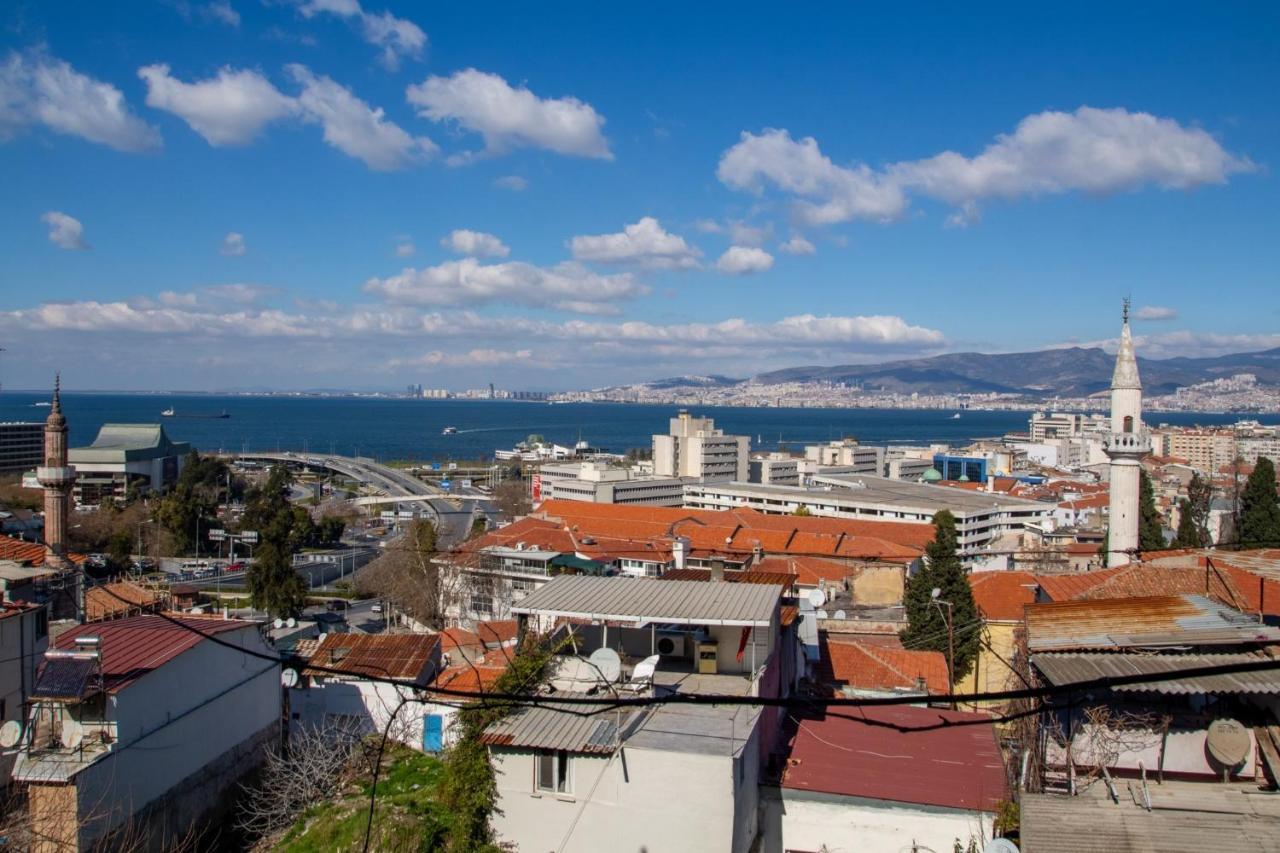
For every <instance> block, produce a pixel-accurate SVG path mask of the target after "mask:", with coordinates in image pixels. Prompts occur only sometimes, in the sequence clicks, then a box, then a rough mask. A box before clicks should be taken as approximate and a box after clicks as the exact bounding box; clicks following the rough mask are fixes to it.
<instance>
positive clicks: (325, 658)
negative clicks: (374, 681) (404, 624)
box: [304, 634, 440, 683]
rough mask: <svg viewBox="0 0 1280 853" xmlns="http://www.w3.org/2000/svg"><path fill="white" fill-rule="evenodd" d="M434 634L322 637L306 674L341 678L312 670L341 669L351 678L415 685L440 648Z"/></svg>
mask: <svg viewBox="0 0 1280 853" xmlns="http://www.w3.org/2000/svg"><path fill="white" fill-rule="evenodd" d="M439 643H440V640H439V638H438V637H437V636H436V635H434V634H325V635H324V638H323V639H322V640H321V641H320V645H319V646H318V647H317V648H316V650H315V652H314V653H313V654H312V655H311V660H310V661H309V664H310V666H309V667H308V668H307V669H306V670H304V674H305V675H312V676H320V677H323V678H334V677H341V676H335V674H334V673H330V672H325V671H323V670H319V669H314V668H313V667H330V668H333V669H341V670H343V671H345V672H347V673H350V674H351V675H352V676H353V677H356V678H359V677H360V676H369V675H372V676H378V677H381V678H393V679H395V680H397V681H406V682H412V683H417V682H418V681H419V680H420V679H422V678H424V677H427V676H428V674H429V670H430V668H431V666H432V664H433V662H434V659H435V654H436V651H437V649H438V648H439Z"/></svg>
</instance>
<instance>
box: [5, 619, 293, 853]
mask: <svg viewBox="0 0 1280 853" xmlns="http://www.w3.org/2000/svg"><path fill="white" fill-rule="evenodd" d="M202 635H204V636H215V637H216V638H217V640H218V642H216V643H215V642H213V641H212V640H209V639H203V638H202ZM223 644H230V645H231V647H230V648H228V647H227V646H226V645H223ZM55 647H56V648H55V649H51V650H50V651H49V652H48V653H47V658H46V660H45V662H44V665H43V667H42V668H41V671H40V674H39V676H38V677H37V678H36V684H35V689H34V690H33V691H32V705H31V709H30V713H29V715H28V717H27V720H28V725H27V730H26V732H25V733H24V735H23V740H22V745H21V748H20V750H19V752H18V758H17V762H16V764H15V767H14V771H13V778H14V779H15V780H17V781H20V782H25V783H27V786H28V788H27V791H28V807H29V810H30V815H31V820H32V823H33V824H34V826H33V829H34V831H35V833H36V835H37V836H38V837H42V838H44V839H47V840H48V843H49V845H50V846H49V847H48V848H47V849H58V850H83V849H88V848H89V847H91V846H92V845H94V844H95V843H102V842H103V841H104V836H107V835H108V834H109V833H110V832H112V831H114V830H118V829H121V828H123V827H125V826H126V825H128V826H129V830H130V832H131V833H143V832H145V833H146V834H147V836H149V838H150V841H151V843H152V845H153V846H154V847H155V849H160V848H161V847H163V846H164V843H165V840H166V839H167V840H168V841H169V842H170V843H172V840H173V839H176V838H181V837H182V836H183V835H184V834H185V833H186V832H187V830H188V828H189V827H190V826H191V825H192V824H194V823H198V822H200V821H201V820H202V818H203V817H204V816H206V815H207V813H208V812H209V810H210V809H211V808H212V807H213V806H215V805H216V804H217V803H219V801H220V799H221V797H222V794H223V793H224V792H225V791H226V790H227V789H229V788H231V787H233V786H234V785H236V784H237V783H238V781H239V780H240V779H241V778H242V777H243V776H244V775H245V774H246V773H248V772H249V771H251V770H252V769H254V768H255V767H256V766H257V765H258V764H259V763H261V761H262V759H263V756H264V754H265V751H266V750H268V749H272V748H274V745H275V744H276V743H278V742H279V737H280V704H281V703H280V664H279V662H278V661H276V660H274V659H273V658H274V654H273V653H272V650H271V649H270V648H269V647H268V646H267V644H266V643H265V641H264V640H263V639H262V636H261V634H260V633H259V629H258V625H257V623H254V622H245V621H240V620H234V619H218V618H212V617H203V618H201V617H181V618H180V619H179V620H177V623H176V624H175V622H174V621H170V620H168V619H164V618H161V617H160V616H152V615H148V616H135V617H132V618H127V619H118V620H115V621H110V622H99V623H94V624H89V625H81V626H78V627H76V628H74V629H72V630H70V631H68V632H66V633H64V634H62V635H61V636H59V637H58V639H57V641H56V642H55ZM240 649H244V650H246V651H250V652H255V653H257V654H259V655H265V656H267V657H268V658H272V659H268V660H263V659H262V658H260V657H256V656H253V655H249V654H245V652H244V651H240ZM107 843H108V844H109V842H107Z"/></svg>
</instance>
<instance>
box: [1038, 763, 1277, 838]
mask: <svg viewBox="0 0 1280 853" xmlns="http://www.w3.org/2000/svg"><path fill="white" fill-rule="evenodd" d="M1116 787H1117V794H1118V795H1119V799H1120V802H1119V803H1114V802H1112V801H1111V800H1110V799H1108V798H1107V796H1106V793H1105V786H1103V785H1102V784H1101V783H1095V784H1094V785H1093V786H1092V787H1091V788H1089V789H1088V790H1086V791H1085V792H1084V793H1083V794H1081V795H1080V796H1077V797H1068V796H1065V795H1061V794H1023V795H1022V804H1021V805H1022V815H1021V818H1022V820H1021V824H1022V826H1021V829H1022V837H1021V845H1022V849H1023V850H1024V851H1027V853H1154V852H1155V851H1158V853H1204V851H1207V850H1231V851H1269V853H1275V851H1280V797H1276V796H1275V795H1272V794H1265V793H1259V792H1258V791H1257V786H1255V785H1252V784H1247V785H1236V784H1228V785H1223V784H1221V783H1212V782H1210V783H1205V782H1182V781H1169V780H1166V781H1165V782H1164V783H1163V784H1160V785H1155V784H1148V785H1147V791H1148V792H1149V794H1150V796H1151V806H1152V808H1151V811H1147V810H1146V807H1145V805H1139V804H1138V803H1136V802H1135V801H1134V796H1133V793H1131V790H1132V791H1133V792H1138V797H1139V798H1140V797H1141V796H1142V795H1141V793H1140V791H1141V788H1140V787H1139V783H1138V782H1136V781H1128V780H1124V779H1117V780H1116Z"/></svg>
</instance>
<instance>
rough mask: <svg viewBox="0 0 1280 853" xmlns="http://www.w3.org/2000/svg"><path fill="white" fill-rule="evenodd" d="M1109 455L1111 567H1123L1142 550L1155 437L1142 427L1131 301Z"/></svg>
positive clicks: (1115, 377)
mask: <svg viewBox="0 0 1280 853" xmlns="http://www.w3.org/2000/svg"><path fill="white" fill-rule="evenodd" d="M1105 450H1106V454H1107V457H1108V458H1109V459H1110V460H1111V466H1110V470H1111V508H1110V520H1109V525H1110V527H1109V532H1108V534H1107V565H1108V566H1122V565H1124V564H1125V563H1128V562H1130V561H1131V559H1132V555H1133V552H1134V551H1136V550H1137V548H1138V513H1139V504H1138V489H1139V480H1140V478H1141V475H1142V458H1143V457H1144V456H1146V455H1147V454H1148V453H1150V452H1151V436H1150V435H1149V434H1148V433H1147V431H1146V429H1145V428H1144V427H1143V425H1142V381H1141V380H1140V379H1139V378H1138V359H1137V356H1135V355H1134V352H1133V336H1132V335H1131V334H1130V333H1129V300H1127V299H1126V300H1125V303H1124V325H1123V326H1122V327H1121V329H1120V349H1119V350H1118V351H1117V352H1116V369H1115V372H1114V373H1113V374H1112V376H1111V434H1110V435H1108V436H1107V441H1106V447H1105Z"/></svg>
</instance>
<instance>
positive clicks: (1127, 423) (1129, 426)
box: [1124, 415, 1133, 432]
mask: <svg viewBox="0 0 1280 853" xmlns="http://www.w3.org/2000/svg"><path fill="white" fill-rule="evenodd" d="M1124 431H1125V432H1133V415H1125V416H1124Z"/></svg>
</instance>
